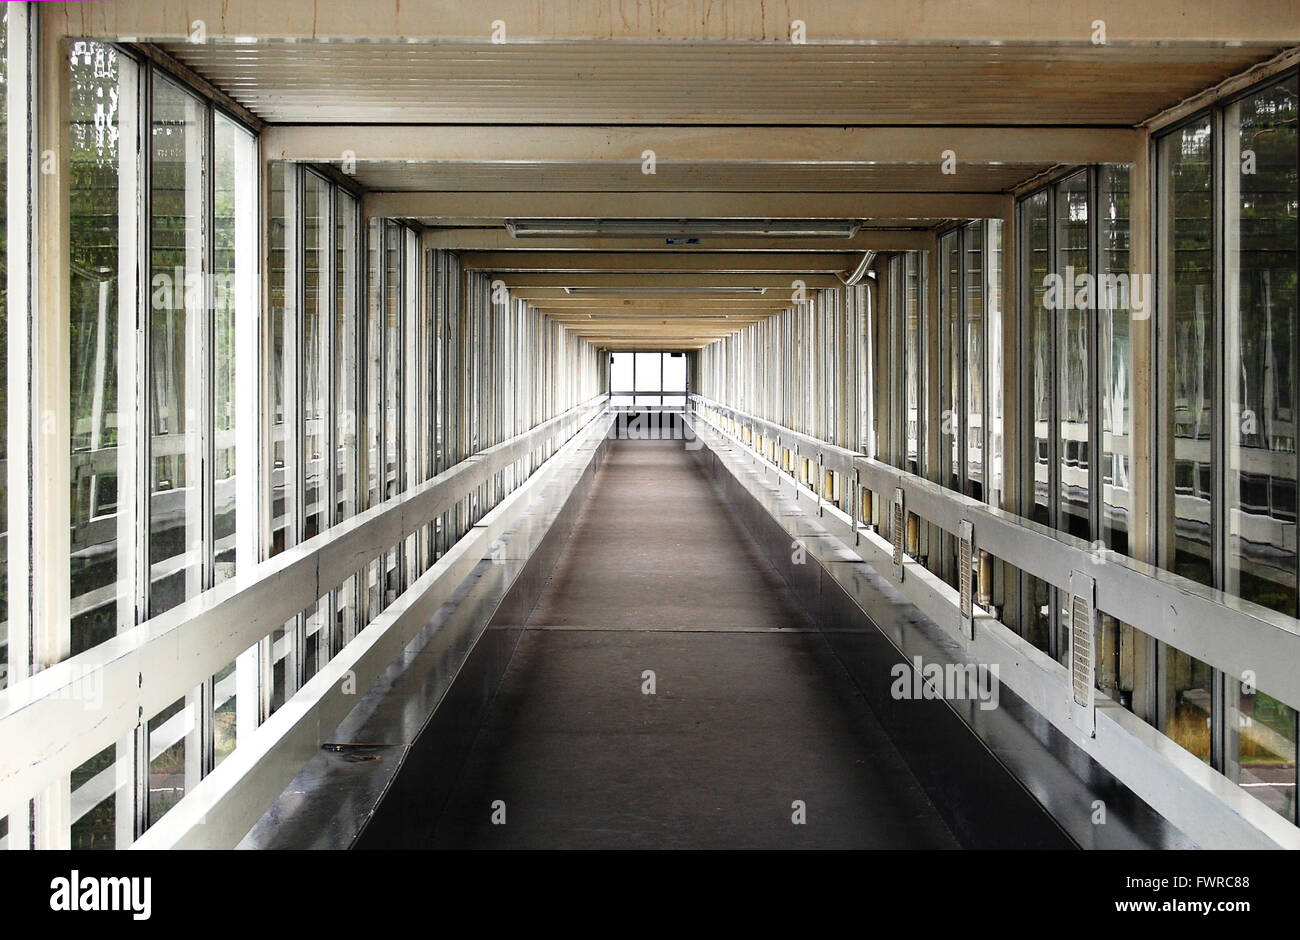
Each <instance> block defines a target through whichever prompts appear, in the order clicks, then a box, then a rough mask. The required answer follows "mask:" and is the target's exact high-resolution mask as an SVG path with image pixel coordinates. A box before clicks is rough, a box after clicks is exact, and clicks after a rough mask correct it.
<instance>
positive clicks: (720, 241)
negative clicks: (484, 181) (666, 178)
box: [422, 227, 933, 286]
mask: <svg viewBox="0 0 1300 940" xmlns="http://www.w3.org/2000/svg"><path fill="white" fill-rule="evenodd" d="M422 237H423V239H424V247H425V248H426V249H437V248H446V249H450V250H452V251H681V252H691V251H788V250H790V248H791V246H792V244H793V245H794V246H795V247H797V248H798V250H799V251H924V250H926V249H927V248H929V247H930V244H931V242H932V241H933V238H932V237H931V235H930V232H929V231H928V230H925V229H864V230H862V231H860V232H858V233H857V234H856V235H854V236H852V237H851V238H800V239H797V240H790V239H777V238H763V237H748V236H734V235H713V236H710V235H702V236H700V237H699V239H698V244H693V245H668V244H665V240H664V239H663V238H617V237H609V238H515V237H514V236H513V235H511V234H510V233H509V232H508V231H506V230H505V229H504V228H501V227H496V228H435V229H427V230H425V232H424V233H423V236H422ZM825 286H831V285H825Z"/></svg>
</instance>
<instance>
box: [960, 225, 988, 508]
mask: <svg viewBox="0 0 1300 940" xmlns="http://www.w3.org/2000/svg"><path fill="white" fill-rule="evenodd" d="M965 261H966V271H965V275H966V421H965V430H964V434H965V441H966V495H967V496H972V497H974V498H975V499H983V498H984V329H985V325H984V223H983V222H975V223H973V224H971V225H968V226H966V230H965Z"/></svg>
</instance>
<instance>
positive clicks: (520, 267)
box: [460, 251, 862, 284]
mask: <svg viewBox="0 0 1300 940" xmlns="http://www.w3.org/2000/svg"><path fill="white" fill-rule="evenodd" d="M861 260H862V258H861V256H860V255H856V254H852V253H845V254H834V253H831V252H792V251H786V252H763V253H761V254H750V253H743V252H725V251H717V252H710V251H699V252H691V253H690V254H684V253H681V252H660V253H652V252H630V253H623V252H617V251H588V252H569V251H535V252H530V251H467V252H465V253H464V254H462V255H461V256H460V261H461V266H462V267H463V268H464V269H465V270H466V271H492V272H501V273H504V272H509V271H557V272H558V271H577V272H592V273H598V272H602V271H619V272H640V273H642V274H655V273H662V274H674V273H677V272H695V273H708V272H717V273H719V274H734V273H743V272H746V271H761V272H767V273H771V274H778V273H788V274H791V275H795V276H797V275H800V274H806V273H809V274H837V273H839V272H841V271H852V270H853V269H854V268H856V267H857V266H858V263H859V262H860V261H861ZM661 283H664V284H669V283H671V281H666V280H665V281H661Z"/></svg>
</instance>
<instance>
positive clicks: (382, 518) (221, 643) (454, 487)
mask: <svg viewBox="0 0 1300 940" xmlns="http://www.w3.org/2000/svg"><path fill="white" fill-rule="evenodd" d="M605 401H606V396H604V395H601V396H598V397H596V398H593V399H591V400H590V401H588V402H585V403H584V404H581V405H578V406H575V407H574V408H571V409H570V410H569V411H567V412H565V413H564V414H562V415H558V416H556V417H554V418H551V419H550V420H548V421H545V422H543V423H542V424H540V425H538V426H537V427H535V428H533V429H531V430H529V431H526V432H524V433H523V434H520V435H517V436H516V437H513V438H511V439H509V440H507V441H504V442H502V443H500V444H496V445H494V446H492V447H489V448H487V449H485V450H483V451H480V452H479V453H477V454H474V455H472V456H470V457H468V458H466V459H465V460H463V461H461V462H460V463H458V464H456V465H455V466H453V467H451V468H449V469H448V470H446V471H444V472H443V473H440V474H438V475H437V476H435V477H433V478H432V479H430V480H427V481H425V482H424V483H421V484H419V485H417V486H414V487H412V488H411V489H410V490H408V491H406V492H405V493H402V494H400V495H398V496H396V497H394V498H392V499H389V500H387V501H385V502H384V503H382V504H380V505H378V506H375V507H373V508H371V509H368V510H366V511H364V512H361V513H359V514H357V515H356V516H353V517H351V518H350V519H347V520H345V521H344V522H342V523H340V524H338V525H336V526H333V527H331V528H330V529H328V530H326V531H325V532H322V533H321V534H320V535H317V536H315V537H314V538H311V539H308V540H307V541H305V542H303V543H301V544H300V545H298V546H295V547H293V548H291V549H288V550H286V551H284V552H282V553H281V554H279V555H276V556H275V557H274V558H271V559H269V560H267V561H264V562H262V563H260V564H258V565H256V566H252V567H250V568H249V569H247V570H246V571H243V572H241V573H240V574H239V575H237V576H236V577H235V578H233V579H231V580H229V581H226V582H224V583H222V584H220V585H218V586H217V587H215V588H212V589H211V590H208V591H205V592H204V593H202V594H200V595H198V596H196V597H194V598H192V599H190V600H188V601H186V602H184V603H182V604H180V605H178V606H176V607H174V608H172V609H171V610H169V611H167V612H166V613H163V614H161V615H159V616H158V617H155V618H153V619H151V620H149V621H146V622H145V623H142V624H140V625H139V626H137V627H134V628H132V629H130V630H126V631H123V632H122V633H119V634H118V635H117V636H115V637H113V638H112V639H110V640H108V641H106V642H104V643H101V644H99V645H97V646H95V647H93V648H91V649H89V650H86V651H85V652H83V653H80V654H78V655H76V656H73V657H71V658H69V659H67V660H65V661H63V662H60V663H57V664H55V665H53V666H50V667H48V668H46V669H43V670H41V671H39V672H37V673H35V674H33V675H32V676H30V677H28V678H26V679H24V680H22V681H20V682H17V683H15V684H14V685H13V686H11V687H9V688H7V689H4V690H2V691H0V806H16V805H19V804H20V802H22V801H24V800H27V799H30V798H31V797H32V796H33V795H35V794H36V793H39V792H41V791H42V790H44V789H45V788H46V787H48V786H51V785H54V784H56V783H57V782H58V781H60V780H62V779H65V778H66V776H67V775H68V774H70V773H71V772H72V771H73V770H74V769H75V768H77V767H79V766H81V765H82V764H83V763H85V762H86V761H87V760H89V759H90V758H91V757H93V756H95V755H96V754H98V753H100V752H101V751H103V750H104V749H105V748H108V747H109V746H111V745H114V744H115V743H116V742H118V741H120V740H122V739H123V738H125V737H127V736H129V735H130V734H131V733H133V731H134V730H135V729H136V727H138V726H139V724H140V722H141V721H142V720H146V719H148V718H149V716H152V715H156V714H158V713H159V712H161V711H163V710H164V709H165V708H167V707H168V706H170V705H171V704H173V703H174V702H176V701H177V700H178V699H180V698H182V697H183V696H184V695H185V694H186V693H187V692H189V691H190V690H192V689H193V688H195V687H196V686H198V685H199V684H200V683H202V682H204V681H206V680H207V679H208V678H209V677H211V676H213V675H215V674H217V673H218V672H219V671H220V670H221V669H222V668H224V667H225V666H227V665H229V664H230V663H231V662H232V661H234V660H235V659H236V657H238V656H239V655H240V654H241V653H243V652H244V651H245V650H247V649H249V648H250V647H251V646H253V645H254V644H256V643H257V642H259V641H260V640H262V639H263V638H265V637H267V636H270V635H271V634H272V632H273V631H274V630H276V629H278V628H279V627H281V626H283V624H284V623H285V622H286V621H287V620H289V619H290V618H291V617H294V616H296V615H297V614H298V613H300V612H301V611H303V610H306V609H308V608H309V607H311V606H312V605H314V604H315V603H316V602H317V600H318V599H319V598H320V597H322V596H323V595H324V594H325V593H326V592H328V591H329V590H330V589H332V588H333V587H335V586H337V585H340V584H342V583H344V582H345V581H347V580H348V579H349V578H351V577H352V576H353V575H354V574H356V573H357V572H358V571H361V570H363V569H364V568H365V567H366V566H367V565H368V564H369V563H370V562H371V561H372V560H373V559H375V558H378V557H379V556H380V555H382V554H383V553H385V552H388V551H391V550H392V548H393V546H394V545H396V544H398V543H399V542H401V541H402V540H403V539H404V538H406V537H407V536H409V535H411V534H412V533H415V532H417V531H418V530H419V529H420V528H421V527H423V526H424V525H426V524H428V523H429V522H430V521H432V520H433V519H435V518H437V517H438V516H440V515H441V514H442V513H443V512H445V511H447V510H449V509H452V508H453V507H454V506H455V505H456V504H457V503H459V502H460V501H461V500H463V499H464V498H466V497H467V496H468V495H469V494H470V493H471V492H472V491H474V490H475V489H476V488H477V487H479V486H481V485H482V484H484V483H487V482H489V481H490V480H491V479H492V478H493V476H494V475H495V474H496V473H498V472H499V471H501V470H503V469H504V468H506V467H509V466H510V465H511V464H513V463H514V462H516V461H517V460H520V459H521V458H523V457H526V456H527V455H528V454H530V453H532V452H534V451H536V450H538V449H540V448H543V447H545V446H547V445H548V444H555V446H556V447H557V449H558V448H559V447H560V445H562V444H564V442H565V441H567V440H569V439H571V438H572V437H573V436H574V435H575V434H577V433H578V432H579V431H580V430H581V429H583V428H584V427H585V426H587V425H588V424H589V423H590V422H591V421H592V420H593V419H594V418H595V417H596V416H597V415H598V414H600V413H602V412H603V411H604V407H605ZM543 466H545V464H543ZM534 475H536V474H534ZM516 492H517V491H516ZM449 554H450V553H449ZM368 632H369V633H372V639H373V631H362V632H361V634H359V636H358V639H360V636H361V635H363V634H366V633H368ZM353 642H354V643H355V642H357V641H356V640H354V641H353ZM349 645H351V644H349ZM88 687H93V688H94V689H95V692H96V698H97V699H98V700H99V701H100V702H102V705H101V706H100V707H97V708H95V709H94V710H88V709H87V708H86V706H85V703H84V702H83V700H82V699H83V698H84V695H83V690H85V689H86V688H88ZM285 710H286V709H282V711H285ZM290 711H291V710H290ZM278 714H279V712H277V715H278ZM274 719H275V716H274V715H273V716H272V720H274ZM331 727H332V726H331ZM324 730H325V731H328V730H329V729H324ZM242 743H243V742H241V746H242ZM239 750H240V749H239V748H237V749H236V751H235V753H236V754H237V753H238V752H239ZM233 756H234V755H233V754H232V755H231V757H228V758H227V759H226V761H225V762H223V763H222V765H221V766H222V767H224V766H225V765H226V763H227V762H229V761H230V760H232V758H233ZM217 769H218V770H220V769H221V768H220V767H219V768H217ZM178 805H179V804H178ZM175 809H176V808H175V807H173V808H172V812H174V811H175ZM169 815H170V813H169ZM164 818H165V817H164Z"/></svg>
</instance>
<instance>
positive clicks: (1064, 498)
mask: <svg viewBox="0 0 1300 940" xmlns="http://www.w3.org/2000/svg"><path fill="white" fill-rule="evenodd" d="M1056 273H1057V274H1058V275H1059V277H1060V281H1059V282H1057V283H1058V284H1059V288H1060V289H1059V290H1058V291H1056V292H1055V294H1056V300H1057V301H1058V303H1057V304H1056V305H1055V306H1056V309H1055V310H1054V311H1053V313H1054V315H1055V316H1056V324H1057V337H1056V346H1057V379H1058V381H1057V410H1058V419H1059V421H1060V425H1059V431H1058V436H1057V440H1056V446H1057V454H1058V457H1059V461H1060V474H1061V483H1060V510H1059V511H1060V514H1059V516H1058V518H1057V528H1059V529H1063V530H1065V531H1066V532H1070V533H1071V534H1073V535H1077V536H1079V537H1080V538H1083V539H1089V540H1091V538H1092V527H1091V525H1090V523H1089V514H1088V466H1089V461H1090V457H1089V448H1090V446H1091V435H1090V434H1089V428H1088V410H1089V396H1090V394H1091V388H1090V386H1089V381H1088V310H1089V307H1090V306H1091V305H1092V300H1091V296H1090V294H1091V292H1090V291H1089V290H1088V288H1087V287H1086V286H1085V285H1087V284H1088V283H1090V282H1089V280H1088V278H1087V275H1088V274H1089V271H1088V174H1087V173H1076V174H1075V175H1074V176H1071V177H1070V178H1069V179H1066V180H1063V181H1062V182H1061V183H1059V184H1058V185H1057V187H1056Z"/></svg>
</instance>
